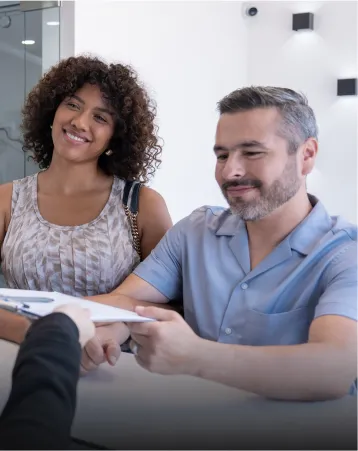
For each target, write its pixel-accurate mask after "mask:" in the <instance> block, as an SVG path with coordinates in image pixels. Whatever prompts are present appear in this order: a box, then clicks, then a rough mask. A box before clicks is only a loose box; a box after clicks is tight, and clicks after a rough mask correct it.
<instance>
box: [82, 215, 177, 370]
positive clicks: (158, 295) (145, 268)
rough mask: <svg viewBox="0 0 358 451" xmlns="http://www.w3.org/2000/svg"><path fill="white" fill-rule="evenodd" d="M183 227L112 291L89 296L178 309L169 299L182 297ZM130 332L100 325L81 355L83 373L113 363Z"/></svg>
mask: <svg viewBox="0 0 358 451" xmlns="http://www.w3.org/2000/svg"><path fill="white" fill-rule="evenodd" d="M181 227H182V221H181V222H179V223H177V224H176V225H175V226H174V227H172V228H171V229H170V230H169V231H168V232H167V233H166V235H165V236H164V237H163V238H162V240H161V241H160V243H159V244H158V245H157V247H156V248H155V249H154V250H153V251H152V253H151V254H150V255H149V257H147V258H146V259H145V260H144V261H143V262H142V263H140V265H139V266H138V267H137V268H136V269H135V271H134V273H133V274H131V275H130V276H129V277H127V279H126V280H125V281H124V282H123V283H122V284H121V285H120V286H119V287H118V288H117V289H116V290H114V291H113V292H112V293H111V294H107V295H102V296H94V297H93V298H90V299H91V300H93V301H96V302H101V303H104V304H109V305H113V306H115V307H120V308H124V309H127V310H134V309H135V308H136V307H137V306H157V307H161V308H162V309H169V310H170V309H173V308H177V307H178V303H177V302H174V303H172V302H171V303H169V301H170V300H180V299H181V298H182V273H181ZM179 307H181V306H180V305H179ZM128 335H129V331H128V328H127V326H126V325H125V324H123V323H116V324H111V325H101V326H100V327H97V331H96V337H95V339H93V340H91V341H90V342H89V343H88V344H87V346H86V347H85V350H84V353H83V355H82V361H81V365H82V373H86V372H88V371H91V370H93V369H95V368H97V367H98V366H99V365H101V364H102V363H104V362H106V361H107V362H108V363H109V364H110V365H114V364H115V363H116V362H117V360H118V357H119V354H120V346H119V345H120V344H123V342H124V341H125V340H126V339H127V337H128Z"/></svg>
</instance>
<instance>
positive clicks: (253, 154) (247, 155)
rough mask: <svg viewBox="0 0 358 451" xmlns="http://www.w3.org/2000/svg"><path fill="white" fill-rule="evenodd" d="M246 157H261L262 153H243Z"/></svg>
mask: <svg viewBox="0 0 358 451" xmlns="http://www.w3.org/2000/svg"><path fill="white" fill-rule="evenodd" d="M244 155H245V156H246V157H255V156H257V155H262V152H244Z"/></svg>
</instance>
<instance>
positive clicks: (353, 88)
mask: <svg viewBox="0 0 358 451" xmlns="http://www.w3.org/2000/svg"><path fill="white" fill-rule="evenodd" d="M356 95H357V79H356V78H342V79H340V80H338V82H337V96H356Z"/></svg>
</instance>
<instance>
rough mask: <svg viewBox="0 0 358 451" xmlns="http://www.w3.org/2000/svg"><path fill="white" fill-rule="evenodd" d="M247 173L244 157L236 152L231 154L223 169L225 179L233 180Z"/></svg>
mask: <svg viewBox="0 0 358 451" xmlns="http://www.w3.org/2000/svg"><path fill="white" fill-rule="evenodd" d="M244 174H245V169H244V167H243V164H242V159H241V158H240V157H239V156H238V155H235V154H230V155H229V156H228V158H227V160H226V162H225V166H224V168H223V171H222V177H223V178H224V179H225V180H233V179H235V178H240V177H242V176H243V175H244Z"/></svg>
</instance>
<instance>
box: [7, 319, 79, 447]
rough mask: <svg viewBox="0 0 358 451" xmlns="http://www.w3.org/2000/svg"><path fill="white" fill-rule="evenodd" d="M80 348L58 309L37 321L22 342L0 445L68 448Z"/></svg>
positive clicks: (72, 326)
mask: <svg viewBox="0 0 358 451" xmlns="http://www.w3.org/2000/svg"><path fill="white" fill-rule="evenodd" d="M80 358H81V346H80V344H79V342H78V329H77V326H76V325H75V323H74V322H73V321H72V320H71V319H70V318H69V317H68V316H66V315H65V314H63V313H52V314H51V315H48V316H45V317H44V318H41V319H39V320H36V321H35V322H34V323H33V325H32V326H31V328H30V329H29V332H28V334H27V337H26V339H25V341H24V342H23V343H22V344H21V346H20V350H19V353H18V356H17V359H16V363H15V367H14V370H13V377H12V389H11V393H10V396H9V398H8V401H7V403H6V406H5V408H4V410H3V412H2V415H1V417H0V448H1V449H70V437H71V435H70V434H71V426H72V421H73V418H74V415H75V408H76V387H77V382H78V378H79V371H80Z"/></svg>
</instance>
